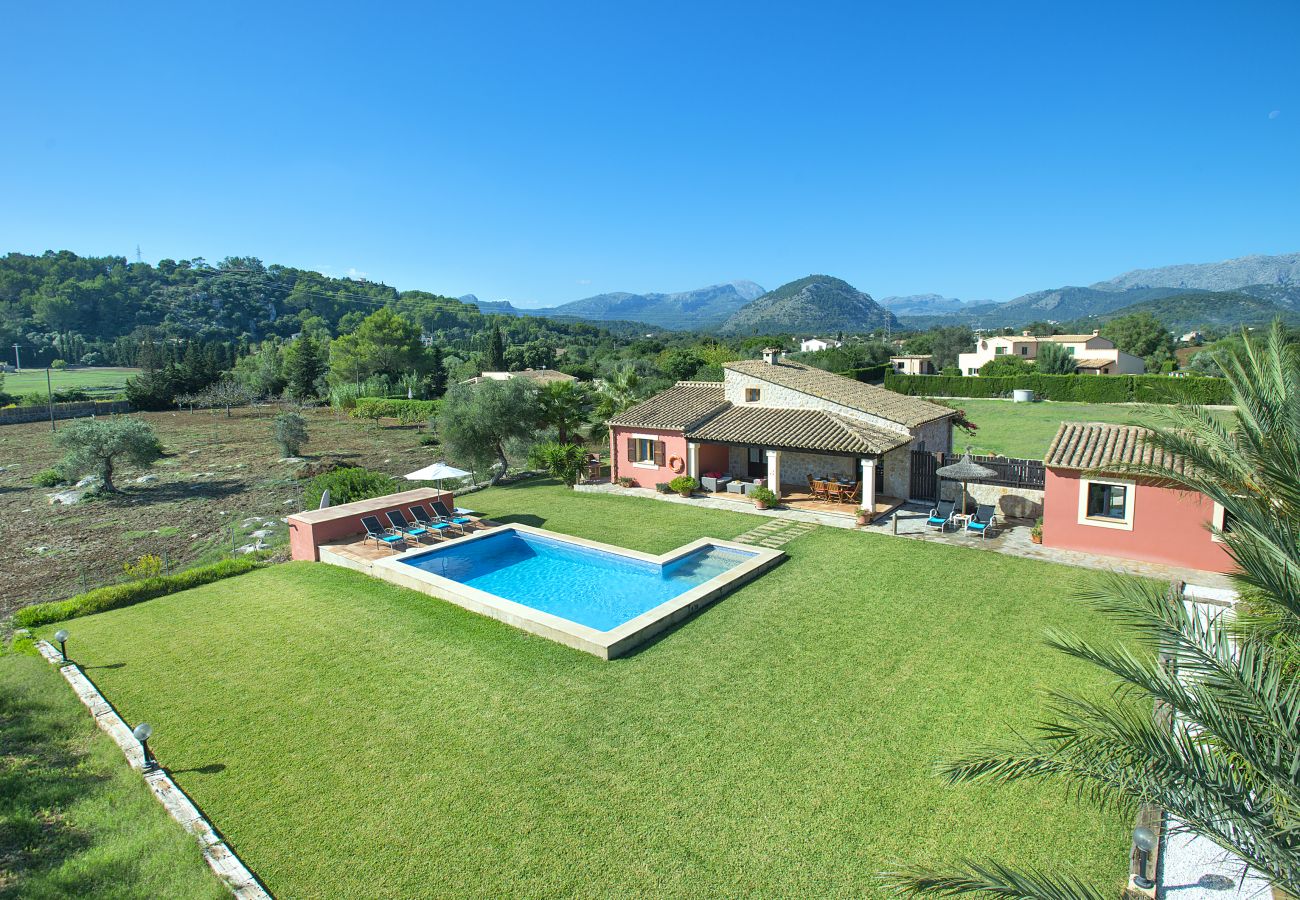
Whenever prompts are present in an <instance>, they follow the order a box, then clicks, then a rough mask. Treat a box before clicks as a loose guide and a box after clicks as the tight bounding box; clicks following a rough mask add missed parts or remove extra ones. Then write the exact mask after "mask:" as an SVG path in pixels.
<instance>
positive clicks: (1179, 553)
mask: <svg viewBox="0 0 1300 900" xmlns="http://www.w3.org/2000/svg"><path fill="white" fill-rule="evenodd" d="M1082 474H1083V473H1081V472H1078V471H1074V470H1071V469H1050V468H1049V469H1048V470H1047V483H1046V485H1045V490H1044V493H1043V546H1045V547H1057V548H1060V549H1062V550H1079V551H1082V552H1084V553H1097V554H1101V555H1103V556H1119V557H1123V558H1125V559H1136V560H1143V561H1146V562H1156V563H1164V564H1166V565H1171V566H1185V567H1187V568H1189V569H1201V570H1203V571H1208V572H1228V571H1231V569H1232V566H1233V564H1232V559H1231V558H1230V557H1229V556H1228V553H1227V551H1226V550H1225V549H1224V547H1223V544H1220V543H1217V542H1215V541H1213V540H1211V539H1210V531H1209V526H1210V522H1211V520H1212V519H1213V517H1214V502H1213V501H1212V500H1210V499H1209V498H1208V497H1206V496H1205V495H1204V494H1199V493H1196V492H1195V491H1180V490H1175V489H1174V488H1167V487H1158V486H1156V485H1153V484H1148V483H1142V482H1139V483H1138V485H1137V488H1136V493H1135V496H1134V498H1133V503H1134V506H1133V530H1132V531H1125V530H1123V529H1119V528H1101V527H1098V526H1095V525H1081V524H1079V491H1080V489H1081V485H1082Z"/></svg>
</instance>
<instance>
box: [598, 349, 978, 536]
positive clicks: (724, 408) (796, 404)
mask: <svg viewBox="0 0 1300 900" xmlns="http://www.w3.org/2000/svg"><path fill="white" fill-rule="evenodd" d="M723 370H724V378H723V381H722V382H721V383H719V382H699V381H682V382H678V383H677V384H676V385H674V386H673V387H671V388H668V389H667V390H665V391H662V392H660V393H658V394H656V395H654V396H653V397H650V398H649V399H647V400H644V401H642V402H641V403H638V404H636V405H635V406H633V407H631V408H629V409H627V410H625V411H624V412H622V413H620V414H619V415H617V416H616V417H614V418H613V419H611V420H610V423H609V435H610V460H611V464H610V477H611V479H614V480H618V479H623V478H626V479H629V480H630V482H631V483H632V484H634V485H638V486H640V487H654V486H655V485H657V484H663V483H665V482H669V481H671V480H672V479H673V478H676V477H677V476H679V475H684V474H685V475H690V476H691V477H693V478H695V479H696V480H697V481H698V482H700V484H701V485H702V486H703V488H704V489H705V490H709V491H713V492H715V493H716V494H717V495H718V496H721V497H728V498H734V499H736V500H742V499H744V496H745V495H746V494H748V493H749V492H750V491H751V490H752V489H753V487H754V486H755V485H765V486H767V487H769V488H770V489H772V490H773V491H774V492H776V493H777V495H778V497H782V498H789V499H797V498H799V497H801V496H805V495H806V494H807V492H808V489H809V484H810V482H811V481H813V480H829V481H833V482H835V483H836V484H837V485H842V486H843V488H844V495H846V496H844V498H843V499H845V500H846V501H847V502H851V503H852V504H854V505H855V506H857V507H858V508H861V509H865V510H868V511H871V512H872V513H873V514H874V513H879V512H882V511H884V510H888V509H891V508H893V507H894V506H897V505H899V504H901V503H902V502H904V500H906V499H907V498H908V497H909V496H910V489H911V474H912V454H913V452H930V453H933V452H937V451H944V452H947V451H950V450H951V449H952V417H953V416H954V415H955V414H956V413H955V411H954V410H952V409H949V408H948V407H946V406H939V405H938V404H935V403H930V402H929V401H926V400H921V399H919V398H916V397H908V396H904V395H902V394H896V393H894V392H893V391H889V390H886V389H885V388H882V387H876V386H873V385H868V384H863V383H861V382H859V381H855V380H853V379H851V378H845V377H843V376H841V375H835V374H833V373H831V372H826V371H823V370H822V369H816V368H813V367H812V366H807V365H804V364H803V363H798V362H794V361H791V360H787V359H783V358H782V354H781V351H780V350H776V349H773V348H768V349H766V350H764V351H763V358H762V359H761V360H741V361H738V362H729V363H726V364H724V366H723Z"/></svg>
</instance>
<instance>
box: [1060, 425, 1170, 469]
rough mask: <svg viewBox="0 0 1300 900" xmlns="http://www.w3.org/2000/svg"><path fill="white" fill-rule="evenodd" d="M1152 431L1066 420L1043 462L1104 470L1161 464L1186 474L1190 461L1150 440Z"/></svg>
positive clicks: (1061, 466)
mask: <svg viewBox="0 0 1300 900" xmlns="http://www.w3.org/2000/svg"><path fill="white" fill-rule="evenodd" d="M1150 433H1151V432H1150V431H1149V430H1148V429H1146V428H1141V427H1139V426H1137V425H1113V424H1110V423H1105V422H1063V423H1061V427H1060V429H1059V430H1058V431H1057V432H1056V437H1054V438H1052V445H1051V446H1050V447H1048V449H1047V455H1046V456H1045V457H1044V458H1043V462H1044V463H1045V464H1046V465H1048V466H1050V467H1052V468H1057V469H1100V470H1105V468H1106V467H1107V466H1114V465H1128V464H1133V463H1138V464H1141V465H1148V466H1157V467H1159V468H1162V469H1168V470H1170V471H1171V472H1175V473H1178V474H1183V473H1185V472H1186V471H1187V466H1186V462H1185V461H1184V460H1183V459H1182V458H1181V457H1178V456H1174V455H1173V454H1172V453H1167V452H1165V451H1164V450H1161V449H1160V448H1158V447H1155V446H1153V445H1152V444H1151V443H1150V441H1149V440H1147V437H1148V435H1150Z"/></svg>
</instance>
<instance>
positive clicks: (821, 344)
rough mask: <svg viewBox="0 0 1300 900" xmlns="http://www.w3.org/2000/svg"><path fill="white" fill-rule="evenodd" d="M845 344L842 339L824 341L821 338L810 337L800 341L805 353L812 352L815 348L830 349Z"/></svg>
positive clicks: (802, 350)
mask: <svg viewBox="0 0 1300 900" xmlns="http://www.w3.org/2000/svg"><path fill="white" fill-rule="evenodd" d="M840 346H843V345H842V343H841V342H840V341H823V340H822V339H821V338H808V339H807V340H804V341H800V342H799V350H800V351H801V352H803V353H810V352H812V351H814V350H830V349H832V348H833V347H840Z"/></svg>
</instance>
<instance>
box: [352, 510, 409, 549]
mask: <svg viewBox="0 0 1300 900" xmlns="http://www.w3.org/2000/svg"><path fill="white" fill-rule="evenodd" d="M361 527H362V528H364V529H365V530H366V536H365V537H364V538H362V539H361V543H363V544H364V543H365V542H366V541H374V542H375V543H376V544H378V545H380V546H384V547H389V548H392V549H393V550H394V551H396V549H397V545H398V544H405V543H406V536H405V535H404V534H402V533H401V532H400V531H398V530H397V529H396V528H385V527H384V526H383V525H381V524H380V522H379V517H378V516H362V517H361Z"/></svg>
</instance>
